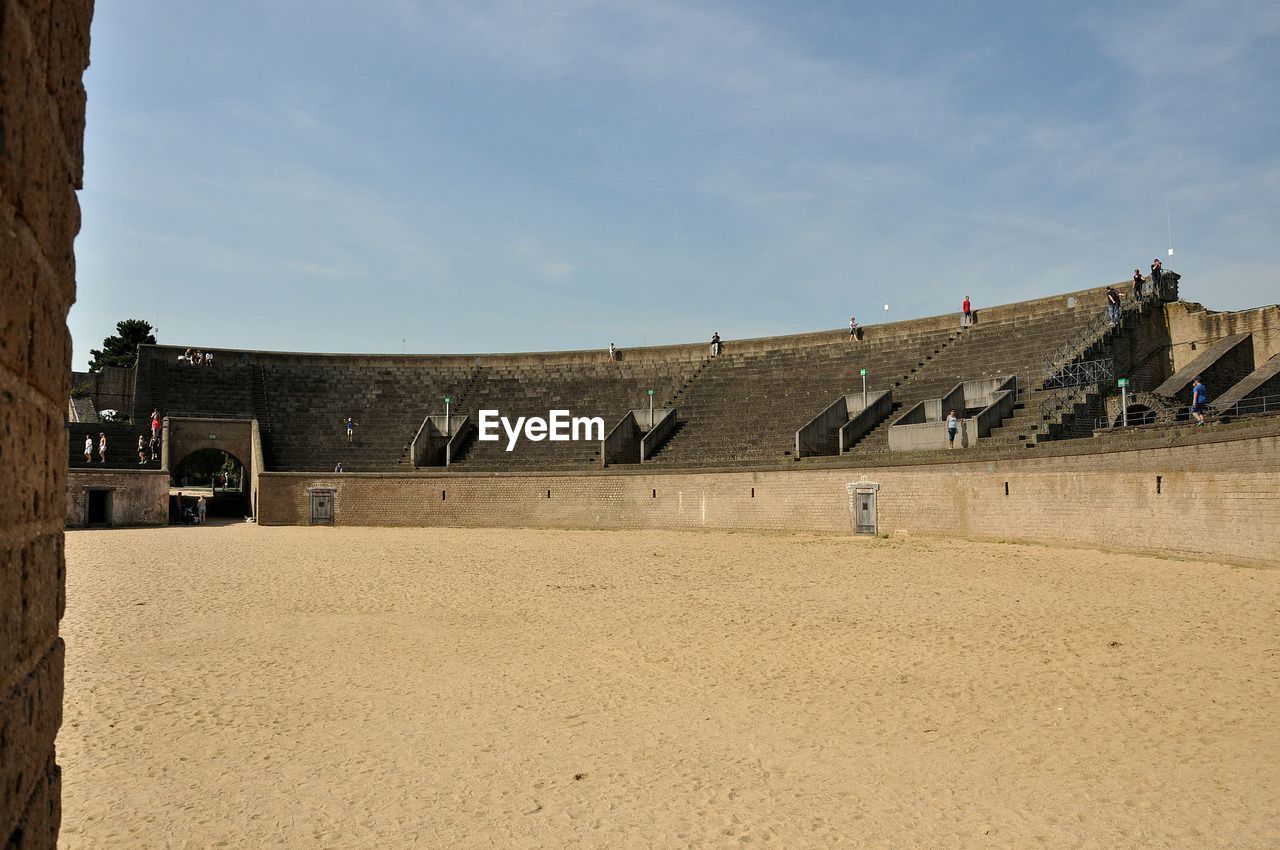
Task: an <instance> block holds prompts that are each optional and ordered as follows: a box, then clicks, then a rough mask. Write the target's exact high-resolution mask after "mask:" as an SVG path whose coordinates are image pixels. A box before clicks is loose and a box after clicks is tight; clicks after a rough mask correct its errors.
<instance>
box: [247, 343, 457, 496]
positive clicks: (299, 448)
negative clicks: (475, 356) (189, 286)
mask: <svg viewBox="0 0 1280 850" xmlns="http://www.w3.org/2000/svg"><path fill="white" fill-rule="evenodd" d="M259 368H260V371H261V378H260V380H261V382H262V385H263V388H264V395H265V404H263V403H262V402H260V406H261V407H263V408H265V409H264V410H263V411H262V415H261V416H260V417H259V425H260V427H261V428H262V432H263V451H264V452H265V453H266V456H267V468H268V469H273V470H297V471H318V472H332V471H333V469H334V467H335V466H336V465H337V464H338V463H341V464H342V467H343V469H344V470H345V471H347V472H375V471H394V470H397V469H400V470H407V469H409V468H410V466H409V459H408V447H409V444H410V443H411V442H412V441H413V437H414V434H416V433H417V430H418V426H420V425H421V424H422V420H423V418H424V417H425V416H426V415H427V414H428V413H429V412H435V411H436V410H437V409H439V410H441V411H443V408H444V403H443V401H442V400H441V399H442V397H443V396H445V395H447V394H450V393H457V392H458V391H459V390H460V389H461V388H462V387H464V386H465V385H466V383H467V382H468V381H469V380H470V377H471V375H472V373H473V372H474V371H475V369H474V367H469V366H466V365H461V364H456V365H440V364H433V363H430V362H422V361H418V362H414V361H406V362H405V363H404V364H403V365H390V364H387V363H385V362H384V363H361V362H360V361H358V360H354V359H353V360H345V359H344V358H340V357H328V358H314V359H307V360H303V361H299V362H283V363H272V362H270V361H269V360H268V361H265V362H263V364H262V365H261V366H260V367H259ZM348 416H350V417H352V418H353V419H355V421H356V422H357V423H358V424H357V426H356V428H355V434H354V439H353V440H352V441H351V442H350V443H348V442H347V434H346V428H345V425H344V422H345V421H346V419H347V417H348Z"/></svg>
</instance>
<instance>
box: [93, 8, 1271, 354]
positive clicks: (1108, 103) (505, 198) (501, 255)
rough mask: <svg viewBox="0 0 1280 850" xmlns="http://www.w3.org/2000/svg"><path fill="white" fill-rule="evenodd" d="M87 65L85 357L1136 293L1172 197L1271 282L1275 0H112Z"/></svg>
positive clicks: (1191, 282) (551, 337)
mask: <svg viewBox="0 0 1280 850" xmlns="http://www.w3.org/2000/svg"><path fill="white" fill-rule="evenodd" d="M357 9H358V12H357V11H355V10H357ZM91 61H92V64H91V66H90V69H89V71H88V73H87V75H86V85H87V87H88V90H89V112H88V125H87V130H86V166H85V188H84V190H83V192H82V193H81V205H82V207H83V221H84V224H83V229H82V231H81V233H80V236H79V239H78V240H77V243H76V253H77V257H78V275H77V276H78V284H79V300H78V302H77V304H76V306H75V307H74V308H73V309H72V312H71V318H70V324H71V329H72V334H73V337H74V340H75V364H76V367H77V368H84V366H85V364H86V363H87V360H88V350H89V348H90V347H91V346H97V345H98V344H99V343H100V341H101V339H102V337H103V336H105V335H106V334H107V333H109V332H111V331H112V329H113V327H114V324H115V322H116V321H117V320H119V319H123V318H135V317H136V318H145V319H148V320H150V321H151V322H152V323H153V324H155V325H157V326H158V328H159V336H160V340H161V341H162V342H168V343H174V344H180V345H195V346H209V347H224V348H231V347H234V348H268V349H284V350H315V351H390V352H398V351H400V350H401V347H402V340H403V347H404V349H405V350H407V351H410V352H483V351H512V350H517V351H518V350H543V349H560V348H592V347H604V346H607V344H608V343H609V341H610V340H615V341H617V343H618V344H619V345H620V346H622V347H629V346H637V345H640V344H641V343H642V342H647V343H649V344H654V343H666V342H685V341H693V340H702V339H704V338H705V337H707V336H709V335H710V333H711V331H712V330H719V331H720V333H721V334H722V335H724V336H725V337H726V338H733V337H742V336H756V335H766V334H776V333H789V332H796V331H808V330H817V329H820V328H828V327H839V326H841V325H843V324H844V323H846V322H847V321H848V317H849V314H850V313H851V312H856V313H857V315H858V316H859V319H860V320H861V321H862V322H863V323H874V322H878V321H884V320H886V318H887V319H892V320H897V319H906V318H911V317H915V316H921V315H931V314H936V313H939V312H943V311H946V310H950V309H954V308H955V307H956V306H957V305H958V303H959V301H960V298H961V297H962V296H963V295H965V294H970V295H972V296H973V299H974V301H975V302H976V303H977V304H978V305H982V304H992V303H999V302H1004V301H1010V300H1017V299H1021V298H1027V297H1036V296H1041V295H1046V294H1051V293H1054V292H1059V291H1067V290H1070V289H1076V288H1081V287H1084V286H1092V285H1097V284H1100V283H1104V282H1109V281H1115V280H1122V279H1124V278H1126V277H1128V276H1129V275H1131V274H1132V270H1133V268H1134V266H1135V265H1140V266H1141V267H1142V268H1144V269H1145V268H1146V267H1147V266H1148V265H1149V264H1150V262H1151V259H1152V258H1153V257H1156V256H1161V257H1163V256H1164V254H1165V251H1166V249H1167V247H1168V240H1169V235H1168V224H1167V220H1166V205H1167V208H1168V210H1169V211H1170V212H1171V219H1172V225H1173V245H1174V248H1175V256H1174V258H1173V262H1172V264H1171V266H1172V267H1173V268H1175V269H1177V270H1178V271H1180V272H1182V273H1183V274H1184V288H1183V294H1184V297H1186V298H1189V299H1192V300H1199V301H1202V302H1203V303H1205V304H1206V305H1207V306H1210V307H1213V308H1216V309H1238V308H1242V307H1248V306H1256V305H1259V304H1264V303H1274V302H1276V301H1277V300H1278V299H1277V292H1280V286H1277V283H1280V274H1278V273H1277V272H1276V271H1275V269H1276V265H1277V264H1276V260H1275V258H1273V257H1271V256H1269V255H1270V252H1271V251H1272V250H1274V249H1275V248H1276V247H1277V245H1278V244H1280V239H1278V238H1277V237H1280V144H1277V143H1278V142H1280V110H1277V109H1276V95H1275V92H1276V91H1280V4H1277V3H1275V2H1273V0H1270V1H1269V2H1244V3H1230V2H1225V3H1224V2H1172V3H1170V2H1164V3H1115V2H1108V3H1097V4H1091V3H1060V4H1047V3H1018V4H1014V3H1009V4H1000V5H996V4H955V3H943V2H939V3H890V2H880V3H875V4H873V3H865V4H863V3H844V2H833V0H828V2H804V0H796V2H789V3H776V2H775V3H763V2H733V3H715V2H698V3H681V2H668V1H667V0H643V2H630V0H617V1H616V2H586V0H546V2H543V1H542V0H498V2H486V0H461V2H414V1H413V0H380V2H373V3H368V4H359V5H357V4H351V3H336V2H325V1H324V0H306V2H302V0H289V2H285V0H279V2H272V0H261V2H235V0H229V1H228V2H223V3H218V4H210V3H196V2H185V1H184V0H165V2H151V0H130V2H127V3H99V4H98V6H97V10H96V13H95V17H94V23H93V44H92V54H91ZM886 293H887V295H886ZM886 300H887V301H888V303H889V304H890V307H891V309H890V310H889V311H888V312H887V313H886V312H885V310H884V309H883V305H884V303H885V301H886Z"/></svg>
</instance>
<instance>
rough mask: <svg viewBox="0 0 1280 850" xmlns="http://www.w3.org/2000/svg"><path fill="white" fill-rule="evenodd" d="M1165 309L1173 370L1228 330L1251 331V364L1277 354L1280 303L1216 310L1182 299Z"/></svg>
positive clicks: (1225, 334)
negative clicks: (1171, 349) (1228, 310)
mask: <svg viewBox="0 0 1280 850" xmlns="http://www.w3.org/2000/svg"><path fill="white" fill-rule="evenodd" d="M1166 313H1167V315H1168V321H1169V337H1170V340H1171V342H1172V345H1173V366H1174V369H1175V370H1177V369H1181V368H1182V367H1183V366H1186V365H1187V364H1188V363H1190V362H1191V361H1192V360H1194V359H1195V358H1196V357H1197V356H1198V355H1200V354H1202V353H1203V352H1204V350H1205V349H1206V348H1208V347H1209V346H1210V345H1212V344H1213V343H1215V342H1217V341H1218V340H1220V339H1222V338H1223V337H1224V336H1230V335H1231V334H1238V333H1251V334H1253V355H1254V365H1255V366H1261V365H1262V364H1263V363H1265V362H1266V361H1267V360H1269V359H1270V358H1272V357H1274V356H1275V355H1277V354H1280V305H1275V304H1273V305H1271V306H1269V307H1255V308H1253V309H1250V310H1237V311H1235V312H1230V313H1220V312H1216V311H1213V310H1206V309H1205V308H1204V307H1202V306H1201V305H1199V304H1194V303H1187V302H1183V303H1179V304H1170V305H1168V307H1167V308H1166ZM1193 345H1194V346H1195V347H1194V348H1192V346H1193ZM1223 389H1224V390H1225V389H1227V388H1226V387H1223Z"/></svg>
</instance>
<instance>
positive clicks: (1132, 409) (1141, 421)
mask: <svg viewBox="0 0 1280 850" xmlns="http://www.w3.org/2000/svg"><path fill="white" fill-rule="evenodd" d="M1155 421H1156V412H1155V411H1154V410H1152V409H1151V408H1149V407H1147V406H1146V405H1145V404H1131V405H1129V425H1130V426H1133V425H1150V424H1151V423H1152V422H1155ZM1123 425H1124V414H1123V413H1117V414H1116V419H1115V421H1114V422H1112V423H1111V427H1112V428H1120V427H1122V426H1123Z"/></svg>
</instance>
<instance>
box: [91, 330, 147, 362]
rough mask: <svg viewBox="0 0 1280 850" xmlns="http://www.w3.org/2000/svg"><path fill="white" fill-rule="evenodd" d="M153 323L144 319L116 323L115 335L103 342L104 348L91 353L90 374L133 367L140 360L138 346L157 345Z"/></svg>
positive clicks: (93, 350)
mask: <svg viewBox="0 0 1280 850" xmlns="http://www.w3.org/2000/svg"><path fill="white" fill-rule="evenodd" d="M153 330H154V328H152V327H151V323H150V322H147V321H143V320H142V319H125V320H124V321H123V322H116V332H115V335H113V336H109V337H107V338H106V339H104V340H103V341H102V348H101V349H97V348H91V349H89V353H90V354H91V355H93V359H92V360H91V361H89V371H90V372H101V371H102V370H103V369H104V368H106V367H107V366H121V367H124V368H125V369H128V368H129V367H131V366H132V365H133V364H134V363H135V362H137V360H138V346H139V345H142V344H143V343H146V344H148V345H155V342H156V337H155V334H153V333H152V331H153Z"/></svg>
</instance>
